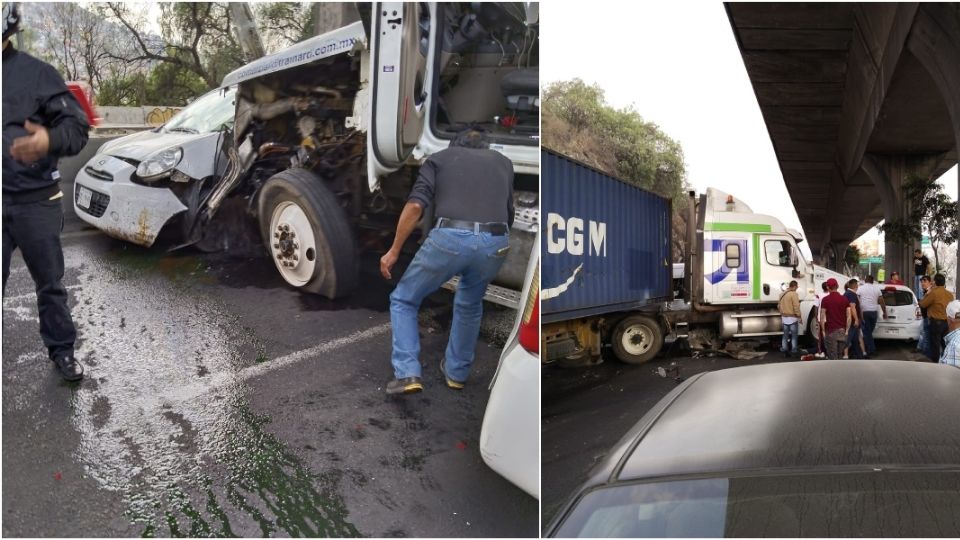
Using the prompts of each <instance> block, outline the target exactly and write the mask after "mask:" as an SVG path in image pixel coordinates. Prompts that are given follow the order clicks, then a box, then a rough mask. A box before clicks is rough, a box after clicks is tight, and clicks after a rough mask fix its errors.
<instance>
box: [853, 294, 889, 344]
mask: <svg viewBox="0 0 960 540" xmlns="http://www.w3.org/2000/svg"><path fill="white" fill-rule="evenodd" d="M863 281H864V284H863V285H861V286H860V289H859V290H858V291H857V294H858V295H860V308H861V309H862V310H863V342H864V345H866V348H867V350H866V351H864V353H865V354H864V358H870V357H871V356H873V355H874V354H876V352H877V345H876V343H874V341H873V329H874V328H876V327H877V320H878V318H879V315H878V314H877V311H880V310H882V311H883V318H884V320H886V318H887V305H886V304H884V303H883V290H882V289H881V288H880V286H879V285H877V284H876V283H874V282H873V276H867V277H866V278H864V280H863Z"/></svg>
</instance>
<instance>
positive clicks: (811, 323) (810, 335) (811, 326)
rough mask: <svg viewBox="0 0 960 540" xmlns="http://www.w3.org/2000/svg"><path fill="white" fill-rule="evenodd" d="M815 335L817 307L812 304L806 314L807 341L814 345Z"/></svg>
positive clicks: (815, 343)
mask: <svg viewBox="0 0 960 540" xmlns="http://www.w3.org/2000/svg"><path fill="white" fill-rule="evenodd" d="M817 337H818V336H817V307H816V306H814V307H812V308H810V313H808V314H807V339H808V342H807V343H808V344H809V345H811V346H813V347H816V346H817Z"/></svg>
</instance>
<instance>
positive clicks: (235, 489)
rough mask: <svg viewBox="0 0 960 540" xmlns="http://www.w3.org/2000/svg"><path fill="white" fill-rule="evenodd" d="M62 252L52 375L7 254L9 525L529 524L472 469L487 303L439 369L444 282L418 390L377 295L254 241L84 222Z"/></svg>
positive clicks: (107, 532) (379, 527)
mask: <svg viewBox="0 0 960 540" xmlns="http://www.w3.org/2000/svg"><path fill="white" fill-rule="evenodd" d="M78 229H79V226H78V224H76V223H75V222H71V221H70V220H69V216H68V226H67V232H66V235H65V248H64V254H65V259H66V266H67V271H66V278H65V284H66V285H67V287H68V289H69V293H70V301H71V305H72V306H73V308H72V309H73V317H74V320H75V321H76V323H77V326H78V330H79V333H80V341H79V343H78V354H79V356H80V357H86V358H87V361H86V365H87V377H86V379H85V380H84V381H83V382H82V383H81V384H69V383H65V382H62V381H61V380H60V378H59V377H58V376H57V375H56V373H55V371H54V369H53V367H52V364H51V363H50V362H49V361H48V360H47V359H46V357H45V352H44V350H43V347H42V343H41V341H40V337H39V335H38V333H37V322H36V297H35V296H34V295H33V293H32V289H33V284H32V281H31V280H30V277H29V274H28V273H27V271H26V268H25V267H24V265H23V261H22V259H20V258H19V255H17V256H15V259H14V262H13V266H12V274H11V277H10V280H9V282H8V283H7V289H6V294H5V298H4V301H3V399H2V401H3V488H2V491H3V534H4V536H74V537H76V536H141V535H144V536H185V535H189V536H209V535H216V536H228V535H237V536H357V535H364V536H434V537H471V536H536V535H537V533H538V525H539V520H538V503H537V501H536V500H535V499H533V498H531V497H529V496H528V495H526V494H524V493H523V492H522V491H520V490H519V489H517V488H515V487H514V486H513V485H511V484H510V483H509V482H507V481H506V480H504V479H502V478H501V477H500V476H498V475H497V474H496V473H494V472H493V471H491V470H490V469H488V468H487V467H486V465H485V464H484V463H483V461H482V460H481V458H480V454H479V451H478V439H479V435H480V425H481V421H482V418H483V412H484V408H485V406H486V400H487V396H488V391H487V388H486V386H487V384H488V382H489V380H490V378H491V376H492V375H493V372H494V369H495V368H496V362H497V360H498V357H499V352H500V350H499V347H500V344H499V343H498V340H501V339H504V337H505V336H503V328H504V327H505V325H506V326H507V327H508V326H509V323H508V322H506V321H509V322H512V320H513V317H514V316H515V315H514V313H513V312H509V310H503V311H501V312H499V313H493V312H495V311H497V310H496V309H494V308H492V307H491V306H489V305H487V311H488V316H487V317H486V318H485V324H486V325H487V326H485V331H484V333H483V335H482V337H481V342H480V343H479V345H478V351H477V361H476V364H475V366H474V372H473V375H472V378H471V381H470V384H469V385H468V386H467V388H466V390H464V391H463V392H460V393H457V392H455V391H452V390H449V389H447V388H446V387H445V386H444V385H443V383H442V378H441V377H440V375H439V373H438V372H437V370H436V365H437V362H439V359H440V357H441V355H442V353H443V348H444V346H445V339H446V330H447V329H448V327H449V303H450V299H451V298H452V297H451V296H450V295H449V293H446V292H440V293H438V294H437V295H435V296H434V297H432V298H431V299H430V300H429V301H428V302H429V306H428V307H430V308H431V310H432V314H431V315H426V316H423V317H422V319H421V330H422V335H423V356H422V359H423V361H424V362H425V363H426V364H427V366H426V367H425V384H426V386H427V388H426V390H425V391H424V392H423V393H421V394H419V395H415V396H410V397H407V398H390V397H387V396H386V395H385V394H384V393H383V387H384V385H385V383H386V381H387V380H388V379H389V378H390V377H391V371H390V368H389V351H390V329H389V312H388V311H387V308H388V300H387V295H388V294H389V292H390V290H391V287H392V285H391V284H389V283H386V282H384V281H383V280H382V279H380V278H378V276H377V274H376V273H375V272H376V268H377V267H376V263H377V261H376V259H375V258H374V259H371V260H368V261H366V262H365V265H366V266H367V267H369V272H367V273H366V274H365V278H367V280H368V281H367V283H368V284H367V285H366V286H364V287H362V288H361V292H359V293H358V294H356V295H355V296H354V297H352V298H348V299H346V300H343V301H338V302H331V301H328V300H324V299H321V298H318V297H314V296H309V295H302V294H299V293H298V292H296V291H294V290H292V289H290V288H288V287H287V286H285V285H284V284H283V283H282V281H281V279H280V278H279V276H278V275H277V274H276V273H275V271H274V269H273V268H272V262H271V261H270V260H268V259H266V258H260V257H249V256H248V257H234V256H226V255H204V254H199V253H197V252H195V251H181V252H177V253H175V254H167V253H166V252H165V250H164V249H163V248H158V247H156V246H155V247H154V248H153V249H149V250H148V249H143V248H139V247H137V246H133V245H129V244H126V243H123V242H120V241H116V240H112V239H109V238H107V237H105V236H103V235H101V234H99V233H97V232H95V231H80V230H78Z"/></svg>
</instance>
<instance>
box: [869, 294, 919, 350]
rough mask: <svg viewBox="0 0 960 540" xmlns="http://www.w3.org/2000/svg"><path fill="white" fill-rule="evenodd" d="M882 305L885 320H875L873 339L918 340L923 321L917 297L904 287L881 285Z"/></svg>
mask: <svg viewBox="0 0 960 540" xmlns="http://www.w3.org/2000/svg"><path fill="white" fill-rule="evenodd" d="M882 287H883V303H884V304H886V305H887V319H886V320H884V318H883V315H882V314H881V315H880V317H879V318H878V319H877V327H876V328H875V329H874V330H873V337H874V338H875V339H901V340H916V339H920V328H921V326H922V324H923V320H922V318H921V316H920V306H919V305H918V303H917V297H916V295H914V294H913V291H912V290H910V287H907V286H906V285H882Z"/></svg>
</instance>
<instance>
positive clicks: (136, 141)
mask: <svg viewBox="0 0 960 540" xmlns="http://www.w3.org/2000/svg"><path fill="white" fill-rule="evenodd" d="M218 135H220V134H219V133H217V132H213V133H157V132H154V131H141V132H139V133H133V134H131V135H126V136H124V137H120V138H119V139H114V140H112V141H109V142H107V143H105V144H104V145H103V146H101V147H100V153H101V154H107V155H110V156H114V157H120V158H127V159H134V160H137V161H143V160H144V159H146V158H147V157H148V156H149V155H151V154H153V153H154V152H159V151H160V150H165V149H167V148H171V147H175V146H184V145H188V144H191V143H196V142H198V141H200V140H202V139H206V138H209V137H213V138H216V137H217V136H218ZM184 150H186V149H184Z"/></svg>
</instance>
